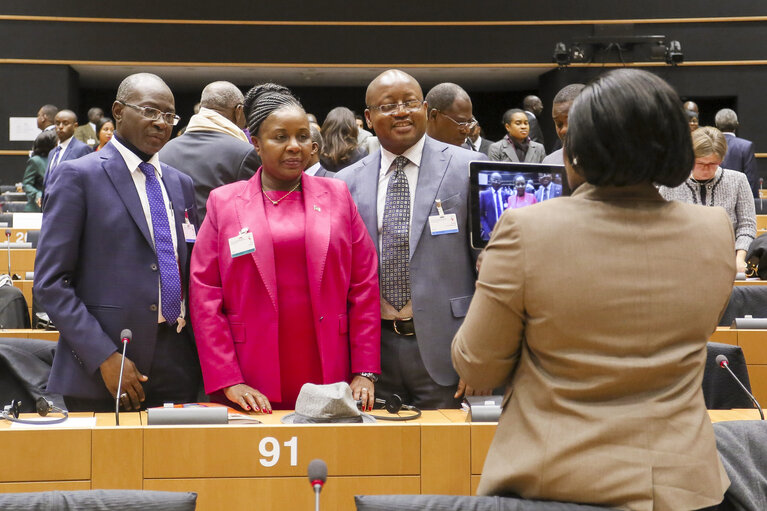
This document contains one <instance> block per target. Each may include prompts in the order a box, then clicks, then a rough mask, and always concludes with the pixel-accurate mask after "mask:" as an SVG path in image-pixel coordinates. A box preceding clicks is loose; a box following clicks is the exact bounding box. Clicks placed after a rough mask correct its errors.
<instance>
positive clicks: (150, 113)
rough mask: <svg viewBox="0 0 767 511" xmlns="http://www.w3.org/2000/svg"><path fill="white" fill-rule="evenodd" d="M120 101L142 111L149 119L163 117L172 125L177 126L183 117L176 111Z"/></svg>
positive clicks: (154, 119) (153, 119)
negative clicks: (163, 110)
mask: <svg viewBox="0 0 767 511" xmlns="http://www.w3.org/2000/svg"><path fill="white" fill-rule="evenodd" d="M118 103H120V104H122V105H125V106H127V107H129V108H132V109H134V110H138V111H139V112H141V115H142V116H143V117H144V118H145V119H149V120H150V121H157V120H159V119H160V117H162V120H163V121H165V123H166V124H170V125H171V126H175V125H176V124H178V121H180V120H181V117H179V116H178V115H176V114H174V113H170V112H162V111H160V110H157V109H156V108H152V107H151V106H138V105H131V104H130V103H125V102H123V101H118Z"/></svg>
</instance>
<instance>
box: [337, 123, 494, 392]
mask: <svg viewBox="0 0 767 511" xmlns="http://www.w3.org/2000/svg"><path fill="white" fill-rule="evenodd" d="M477 159H485V157H484V156H483V155H481V154H478V153H476V152H473V151H467V150H465V149H461V148H459V147H456V146H452V145H448V144H444V143H442V142H438V141H436V140H434V139H432V138H429V137H426V142H425V144H424V148H423V156H422V159H421V166H420V168H419V171H418V183H417V184H416V191H415V201H414V203H413V219H412V222H411V226H410V286H411V296H412V301H413V315H414V317H413V321H414V322H415V331H416V336H417V340H418V348H419V349H420V351H421V357H422V358H423V362H424V365H425V366H426V369H427V371H429V375H430V376H431V378H432V379H433V380H434V381H435V382H437V383H438V384H439V385H443V386H447V385H455V384H456V383H457V382H458V375H457V374H456V372H455V370H454V369H453V364H452V363H451V361H450V342H451V340H452V337H453V335H455V332H456V331H457V330H458V327H460V326H461V323H462V322H463V318H464V316H465V315H466V311H467V309H468V307H469V303H470V302H471V297H472V295H473V294H474V279H475V271H474V260H473V255H472V251H471V248H470V244H469V216H468V197H469V162H470V161H472V160H477ZM380 167H381V151H380V150H379V151H376V152H375V153H373V154H371V155H369V156H367V157H366V158H364V159H362V160H360V161H359V162H357V163H355V164H354V165H351V166H349V167H347V168H345V169H343V170H342V171H340V172H339V173H338V174H336V177H337V178H338V179H341V180H343V181H345V182H346V184H347V185H348V186H349V191H350V192H351V194H352V197H353V198H354V201H355V202H356V203H357V208H358V209H359V213H360V215H361V216H362V219H363V220H364V221H365V226H366V227H367V229H368V232H369V233H370V237H371V238H372V239H373V242H374V243H375V245H376V250H378V251H379V252H380V247H379V245H378V213H377V201H378V174H379V170H380ZM411 186H412V185H411ZM436 199H441V201H442V208H443V210H444V212H445V213H446V214H450V213H455V214H456V216H457V220H458V225H459V226H460V227H459V228H460V232H458V233H454V234H443V235H439V236H432V235H431V230H430V229H429V221H428V217H429V216H432V215H437V214H438V212H437V207H436V205H435V200H436ZM379 259H380V258H379Z"/></svg>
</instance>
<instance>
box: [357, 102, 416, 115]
mask: <svg viewBox="0 0 767 511" xmlns="http://www.w3.org/2000/svg"><path fill="white" fill-rule="evenodd" d="M421 106H423V100H422V99H411V100H409V101H405V102H404V103H387V104H385V105H378V106H370V105H368V110H378V111H380V112H381V113H382V114H386V115H391V114H393V113H394V112H398V111H399V109H400V108H404V109H405V111H406V112H415V111H416V110H418V109H419V108H421Z"/></svg>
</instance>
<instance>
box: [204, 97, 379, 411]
mask: <svg viewBox="0 0 767 511" xmlns="http://www.w3.org/2000/svg"><path fill="white" fill-rule="evenodd" d="M245 112H246V116H247V119H248V128H249V130H250V133H251V135H252V141H253V144H254V146H255V147H256V150H257V152H258V154H259V156H260V157H261V161H262V167H261V169H259V171H258V172H257V173H256V174H255V175H254V176H253V177H252V178H251V179H250V180H248V181H239V182H236V183H232V184H230V185H226V186H223V187H220V188H217V189H215V190H213V192H212V193H211V194H210V197H209V198H208V203H207V210H208V214H207V216H206V217H205V221H204V222H203V225H202V227H201V228H200V232H199V234H198V236H197V241H196V243H195V248H194V251H193V254H192V262H191V290H190V295H191V316H192V321H193V325H194V332H195V338H196V341H197V346H198V351H199V355H200V364H201V366H202V374H203V379H204V382H205V391H206V392H207V393H209V394H212V395H213V396H212V397H213V399H214V400H218V401H225V402H231V403H235V404H238V405H240V406H241V407H243V408H245V409H251V408H252V409H254V410H257V411H258V410H260V411H264V412H267V413H268V412H271V410H272V408H273V407H274V408H281V409H292V408H294V405H295V400H296V397H297V395H298V392H299V390H300V388H301V385H303V384H304V383H307V382H311V383H318V384H325V383H335V382H338V381H349V382H351V386H352V390H353V394H354V397H355V399H362V400H363V405H364V407H365V408H368V407H369V408H372V406H373V402H374V401H373V400H374V386H373V381H372V380H374V379H376V377H375V375H374V374H375V373H380V328H381V318H380V302H379V287H378V261H377V257H376V251H375V247H374V245H373V242H372V240H371V239H370V236H369V235H368V233H367V229H366V228H365V225H364V224H363V222H362V219H361V218H360V216H359V214H358V213H357V207H356V206H355V204H354V201H353V200H352V198H351V195H350V194H349V191H348V189H347V187H346V184H345V183H343V182H342V181H336V180H332V179H326V178H319V177H312V176H306V175H305V174H303V171H304V169H305V168H306V166H307V163H308V161H309V158H310V156H311V154H312V151H313V150H314V148H313V146H312V140H311V136H310V132H309V122H308V120H307V118H306V112H304V110H303V108H302V107H301V105H300V103H299V102H298V100H297V99H296V98H295V97H294V96H293V95H292V94H291V93H290V91H289V90H288V89H286V88H284V87H281V86H278V85H274V84H264V85H259V86H256V87H254V88H253V89H251V91H250V92H248V95H247V97H246V99H245ZM224 398H225V399H224Z"/></svg>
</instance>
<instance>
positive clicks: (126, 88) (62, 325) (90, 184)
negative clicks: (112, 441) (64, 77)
mask: <svg viewBox="0 0 767 511" xmlns="http://www.w3.org/2000/svg"><path fill="white" fill-rule="evenodd" d="M175 111H176V110H175V104H174V98H173V93H172V92H171V91H170V89H169V88H168V86H167V85H166V84H165V82H163V81H162V79H160V78H159V77H158V76H155V75H153V74H149V73H139V74H135V75H131V76H128V77H127V78H126V79H125V80H123V82H122V83H121V84H120V87H119V88H118V90H117V98H116V100H115V102H114V104H113V105H112V116H113V118H114V119H115V124H116V130H115V133H114V136H113V137H112V140H110V141H109V143H108V144H107V145H106V146H104V148H103V149H101V150H100V151H98V152H95V153H91V154H89V155H87V156H84V157H82V158H79V159H77V160H70V161H66V162H63V163H61V164H60V165H59V166H58V167H57V168H56V172H57V173H58V177H57V178H56V179H55V180H54V181H53V182H52V183H51V185H50V189H49V191H48V194H47V197H48V203H47V207H46V211H45V214H44V216H43V224H42V229H41V232H40V242H39V245H38V248H37V257H36V259H35V283H34V292H35V297H36V298H38V299H39V300H40V302H41V304H42V306H43V308H44V309H45V310H46V312H48V314H49V315H50V317H51V318H52V319H53V321H54V323H55V324H56V326H57V327H58V329H59V332H60V338H59V343H58V347H57V348H56V355H55V358H54V361H53V368H52V369H51V374H50V379H49V381H48V390H49V391H50V392H55V393H59V394H63V395H64V402H65V403H66V405H67V408H69V410H72V411H97V412H108V411H110V410H114V407H115V398H116V397H117V398H118V399H119V401H120V405H121V407H122V408H123V409H126V410H137V409H139V408H144V407H148V406H161V405H162V404H163V403H164V402H169V401H170V402H176V403H181V402H188V401H194V400H196V399H195V398H196V395H197V388H198V385H199V381H200V368H199V362H198V360H197V352H196V350H195V347H194V338H193V336H192V334H191V332H190V327H189V325H188V322H189V321H188V318H189V314H188V296H189V293H188V278H189V274H188V268H189V255H190V253H191V244H188V243H187V240H188V239H191V238H193V237H194V232H193V230H194V229H195V228H196V225H197V215H196V210H195V202H194V186H193V185H192V180H191V179H190V178H189V177H188V176H186V175H184V174H182V173H181V172H179V171H177V170H176V169H174V168H172V167H170V166H168V165H165V164H162V163H160V160H159V158H158V156H157V152H158V151H159V150H160V149H161V148H162V146H163V145H164V144H165V143H166V142H167V141H168V139H169V138H170V134H171V129H172V127H173V126H174V125H175V124H176V123H177V122H178V116H176V114H175ZM185 213H187V214H188V220H187V219H186V215H185ZM187 222H188V223H189V224H191V225H190V226H188V227H185V226H184V224H185V223H187ZM126 328H127V329H130V330H131V331H132V332H133V339H132V340H131V342H130V344H129V345H128V348H127V355H126V357H125V367H124V370H123V371H122V374H123V380H122V386H119V387H118V381H119V377H120V373H121V369H120V368H121V357H120V353H119V350H120V349H121V346H122V343H121V342H120V337H121V331H122V330H123V329H126Z"/></svg>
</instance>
